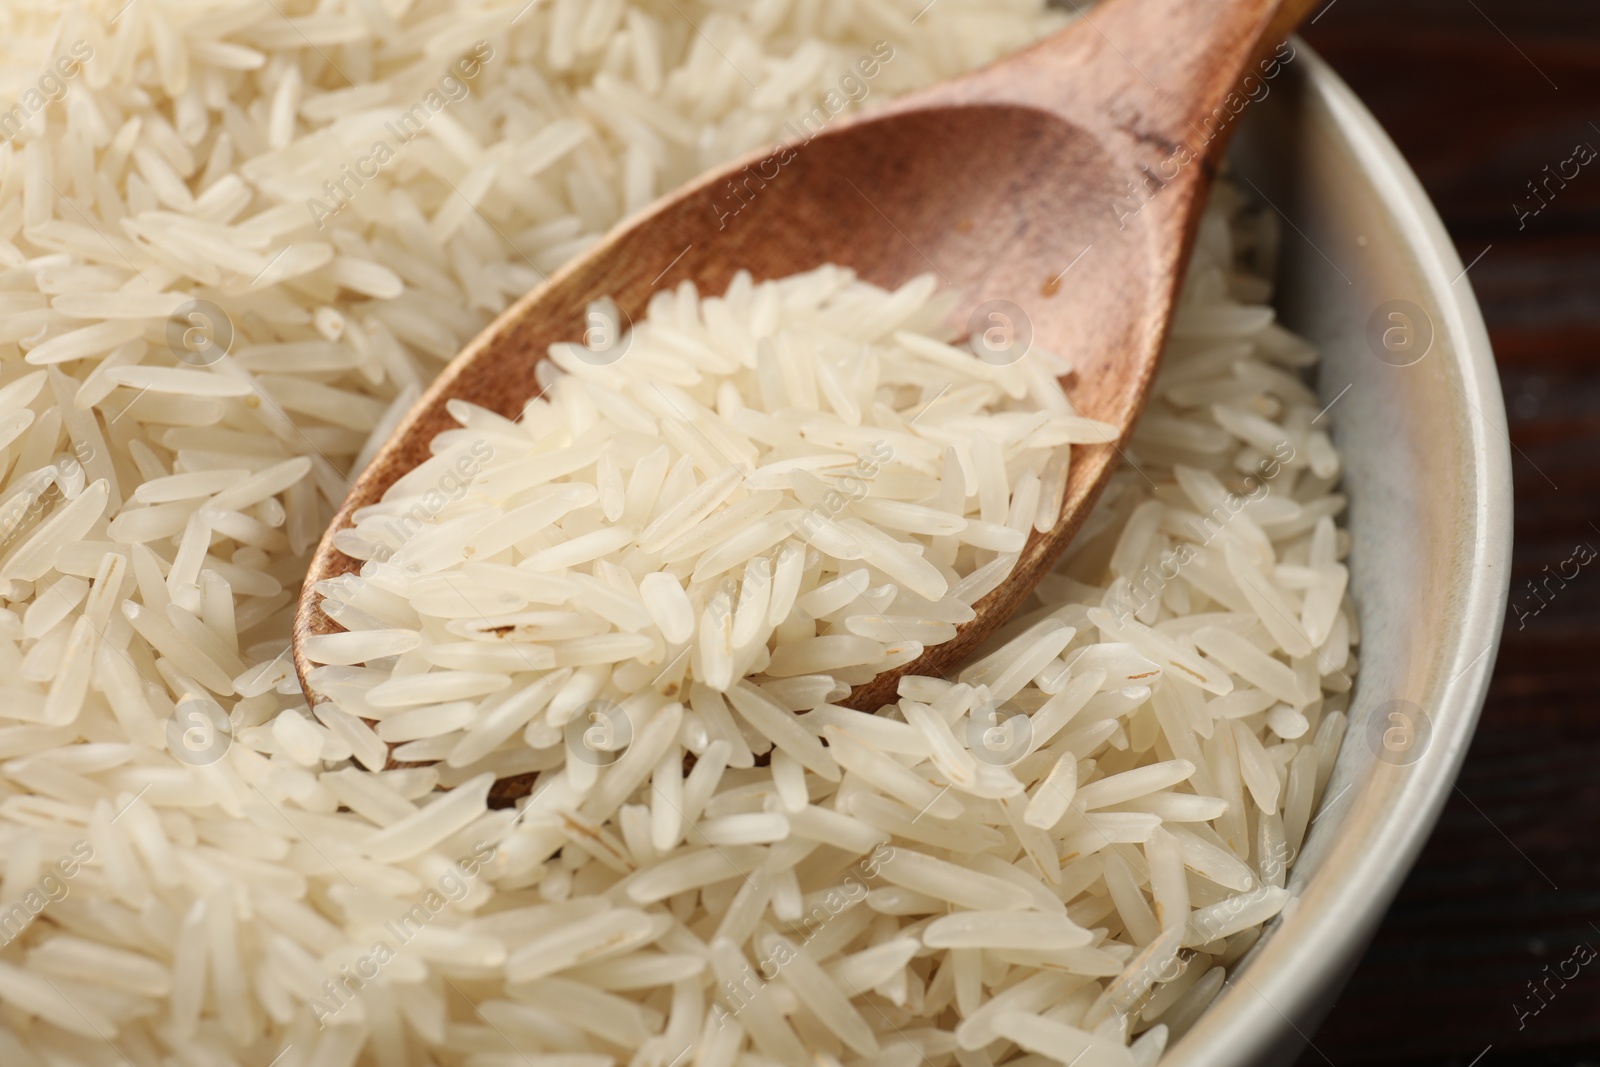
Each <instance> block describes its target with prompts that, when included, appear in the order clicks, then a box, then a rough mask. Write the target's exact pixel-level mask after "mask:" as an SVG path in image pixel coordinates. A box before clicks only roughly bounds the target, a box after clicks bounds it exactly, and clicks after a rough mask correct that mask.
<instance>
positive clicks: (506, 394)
mask: <svg viewBox="0 0 1600 1067" xmlns="http://www.w3.org/2000/svg"><path fill="white" fill-rule="evenodd" d="M1315 2H1317V0H1108V2H1107V3H1104V4H1101V5H1100V6H1097V7H1094V8H1092V9H1090V10H1089V11H1088V12H1087V13H1086V14H1085V15H1084V16H1083V17H1082V18H1081V19H1079V20H1078V21H1076V22H1075V23H1073V24H1072V25H1071V26H1069V27H1067V28H1066V29H1064V30H1062V31H1061V32H1059V33H1057V34H1055V35H1054V36H1052V37H1050V38H1047V39H1045V40H1043V41H1041V42H1039V43H1037V44H1035V45H1034V46H1032V47H1031V48H1028V49H1027V50H1025V51H1023V52H1020V53H1018V54H1016V55H1013V56H1010V57H1008V58H1006V59H1004V60H1002V61H1000V62H998V63H996V64H994V65H992V66H990V67H987V68H984V69H982V70H979V71H977V72H975V73H973V74H970V75H968V76H965V77H962V78H959V79H956V80H954V81H950V82H946V83H944V84H940V85H936V86H934V87H932V88H930V89H927V90H924V91H922V92H918V93H915V94H912V95H909V96H906V97H904V98H901V99H899V100H896V101H894V102H892V103H890V104H888V105H887V106H885V107H883V108H880V109H878V110H874V111H869V112H867V113H865V114H860V115H854V116H848V117H840V118H838V119H836V120H833V121H831V122H829V123H827V124H826V125H825V126H824V128H823V129H822V130H821V131H820V132H816V126H817V123H815V122H813V123H811V124H810V127H809V131H808V132H809V133H810V139H809V140H806V141H804V142H794V143H790V144H787V145H785V146H783V147H781V148H779V149H776V150H774V151H769V152H766V153H761V154H759V155H752V156H750V157H747V158H745V159H741V160H738V161H736V162H734V163H732V164H730V165H728V166H726V167H724V168H722V169H721V170H719V171H717V172H715V173H712V174H709V175H707V176H705V177H703V178H700V179H699V180H697V181H695V182H694V183H693V184H691V185H689V186H687V187H685V188H683V189H680V190H678V191H677V192H675V193H673V194H672V195H670V196H668V197H667V198H665V199H663V200H661V201H659V202H658V203H656V204H655V205H654V206H653V207H651V208H649V209H648V210H646V211H645V212H644V213H643V214H641V215H638V216H635V217H633V218H631V219H629V220H627V221H625V222H624V223H622V224H621V225H619V226H618V227H617V228H616V229H615V230H614V231H613V232H612V233H611V234H609V235H608V236H607V237H606V238H605V239H604V240H603V241H601V242H600V243H599V244H597V245H596V246H595V247H594V248H593V249H591V250H590V251H589V252H588V253H587V254H585V255H583V256H582V257H580V258H579V259H577V260H575V261H574V262H572V263H569V264H568V265H567V266H565V267H564V268H562V269H561V270H560V271H559V272H558V273H556V274H555V275H554V276H553V277H551V278H550V279H549V281H548V282H546V283H545V284H544V285H542V286H540V287H539V288H538V289H536V290H534V291H533V292H531V293H529V294H528V295H527V296H525V297H524V298H522V299H521V300H520V301H518V302H517V303H516V304H515V305H514V306H512V307H511V308H510V309H509V310H507V311H506V312H505V313H504V314H503V315H501V316H500V317H499V318H498V319H497V320H496V321H495V322H494V323H493V324H492V325H491V326H490V327H489V328H488V329H486V330H485V331H484V332H483V333H482V334H481V335H480V336H478V338H477V339H475V340H474V341H473V342H472V343H471V344H469V345H468V346H467V347H466V349H465V350H464V351H463V352H462V353H461V354H460V355H459V356H457V357H456V359H455V360H454V361H453V362H452V363H451V364H450V365H449V366H448V367H447V368H446V369H445V370H444V372H443V373H442V374H441V375H440V376H439V378H438V379H437V380H436V381H435V382H434V383H433V385H432V387H431V388H430V389H429V390H428V391H427V393H426V394H424V395H423V397H422V398H421V400H419V401H418V402H417V404H416V406H415V407H413V408H412V409H411V411H410V413H409V414H408V415H407V416H406V418H405V420H404V421H403V422H402V423H401V424H400V426H399V427H398V429H397V430H396V431H395V433H394V435H393V437H391V438H390V440H389V441H388V442H387V444H385V445H384V447H383V449H382V450H381V451H380V452H379V453H378V454H377V456H376V458H375V459H374V460H373V461H372V463H371V465H370V466H368V467H367V468H366V470H364V471H363V472H362V473H361V475H360V477H359V478H358V479H357V481H356V483H355V486H354V488H353V489H352V490H351V491H350V495H349V497H348V498H347V499H346V500H345V502H344V504H343V506H342V507H341V508H340V510H339V512H338V514H337V516H336V517H335V518H334V521H333V523H332V525H331V527H330V528H329V530H328V533H327V534H326V535H325V536H324V537H323V540H322V543H321V545H320V546H318V549H317V553H316V556H315V558H314V559H313V561H312V564H311V568H310V573H309V574H308V576H307V578H306V584H305V588H304V589H303V590H302V592H301V597H300V606H299V615H298V618H297V620H296V625H295V632H294V660H295V669H296V670H297V671H298V672H299V674H300V678H301V680H302V686H303V687H304V688H305V689H306V695H307V698H308V699H310V700H312V701H313V702H315V701H316V700H317V699H318V697H317V695H316V694H315V693H314V692H312V691H311V687H310V686H306V685H305V679H306V677H307V674H308V672H309V671H310V669H311V667H312V665H311V664H309V663H308V662H307V661H306V659H305V655H304V642H305V639H306V638H307V637H309V636H312V635H316V634H323V633H332V632H336V631H337V630H338V629H339V627H338V626H337V625H336V624H335V623H334V622H333V621H332V620H330V619H329V618H328V617H327V616H325V615H324V614H323V613H322V610H321V607H320V605H319V600H320V598H319V596H318V595H317V593H316V592H315V589H314V584H315V583H316V582H317V581H318V580H320V579H324V578H331V577H334V576H337V575H341V574H345V573H348V572H351V571H354V570H356V569H358V567H359V561H358V560H355V559H352V558H350V557H349V556H346V555H344V554H343V553H342V552H340V551H339V549H338V548H337V547H336V546H335V545H334V542H333V535H334V533H335V532H336V531H338V530H341V529H344V528H346V527H348V526H350V525H351V515H352V513H353V512H354V511H355V510H356V509H357V508H360V507H362V506H364V505H368V504H372V503H375V502H377V501H378V500H380V499H381V498H382V496H383V493H384V491H385V490H386V489H388V488H389V486H390V485H392V484H393V483H394V482H395V480H396V479H398V478H399V477H400V476H401V475H403V474H405V473H406V472H407V471H409V470H411V469H412V468H413V467H415V466H416V465H417V464H418V463H420V462H421V461H422V460H424V459H426V458H427V457H428V455H429V451H428V445H429V442H430V441H431V440H432V438H433V437H434V435H435V434H437V433H439V432H440V431H441V430H445V429H448V428H451V427H453V426H454V425H455V422H454V420H452V419H451V418H450V416H449V415H448V414H447V412H446V410H445V403H446V401H448V400H451V399H456V398H459V399H462V400H467V401H470V402H472V403H474V404H478V405H481V406H483V407H486V408H489V409H492V410H494V411H497V412H500V413H501V414H503V415H505V416H507V417H510V418H515V417H517V416H518V414H519V413H520V412H521V410H522V407H523V405H524V404H525V403H526V402H527V401H528V400H529V399H530V398H532V397H533V396H535V395H536V394H537V393H538V392H539V385H538V384H537V382H536V380H535V377H534V368H535V366H536V365H537V364H538V362H539V361H540V360H541V359H543V358H544V357H545V353H546V350H547V349H548V347H549V346H550V345H551V344H552V343H555V342H558V341H570V340H575V339H577V338H580V337H582V336H583V335H584V329H585V326H586V323H585V308H586V306H587V305H588V304H589V302H590V301H593V300H595V299H598V298H600V297H604V296H610V297H612V298H614V299H615V301H616V303H617V305H618V306H619V307H620V308H621V310H622V312H623V313H624V314H625V315H627V316H628V317H629V318H630V319H632V318H635V317H638V316H640V315H641V314H642V313H643V311H644V308H645V305H646V302H647V300H648V298H649V297H650V295H651V293H653V292H655V291H656V290H657V289H659V288H663V287H669V286H674V285H677V284H678V283H679V282H681V281H683V280H685V279H688V280H692V281H693V282H694V283H695V285H696V286H698V288H699V291H700V292H701V293H702V294H706V295H711V294H718V293H721V292H723V291H724V290H725V289H726V288H727V285H728V283H729V281H730V280H731V279H732V277H733V275H734V273H735V272H736V271H738V270H741V269H742V270H748V271H750V272H751V273H752V274H753V275H754V276H755V278H756V279H757V280H761V279H766V278H781V277H785V276H787V275H791V274H794V273H797V272H799V271H804V270H809V269H812V268H814V267H817V266H820V265H822V264H824V263H839V264H843V265H845V266H849V267H852V268H854V269H855V270H856V271H857V272H858V273H859V274H860V276H861V277H862V278H864V279H866V280H867V281H870V282H873V283H876V284H877V285H880V286H884V287H888V288H893V287H895V286H898V285H900V284H902V283H904V282H905V281H907V280H908V279H910V278H912V277H914V276H916V275H919V274H923V273H926V272H929V271H931V272H933V273H935V274H936V275H938V277H939V278H940V279H942V280H943V281H944V282H946V283H947V284H948V285H949V286H950V287H952V288H954V289H955V290H956V291H958V292H959V293H960V294H961V297H962V300H963V308H962V310H961V313H960V315H959V316H958V318H959V319H961V320H962V321H968V320H969V319H970V320H971V321H970V323H969V324H970V325H972V326H973V327H974V328H975V332H976V331H981V330H985V329H988V328H989V327H990V325H991V323H999V324H1000V325H1001V326H1002V327H1003V330H1012V331H1015V332H1014V333H1013V334H1012V335H1011V336H1012V338H1013V339H1015V338H1017V337H1023V338H1026V336H1027V335H1028V334H1030V333H1031V338H1032V343H1033V344H1038V345H1041V346H1043V347H1045V348H1047V349H1050V350H1052V351H1055V352H1059V353H1061V354H1062V355H1064V356H1066V357H1067V358H1068V359H1069V360H1070V361H1071V364H1072V366H1073V368H1074V373H1073V374H1071V375H1070V376H1069V377H1068V378H1066V379H1064V380H1063V385H1064V387H1065V388H1066V391H1067V394H1068V396H1069V397H1070V398H1071V400H1072V402H1073V403H1074V404H1075V405H1076V406H1077V408H1078V410H1079V411H1080V412H1082V413H1083V414H1084V415H1086V416H1088V417H1090V418H1093V419H1099V420H1101V421H1104V422H1108V423H1111V424H1113V425H1115V426H1116V427H1118V428H1119V429H1120V431H1121V436H1120V440H1119V441H1117V442H1116V443H1114V444H1104V445H1088V446H1075V448H1074V453H1073V457H1072V466H1071V474H1070V477H1069V480H1068V483H1067V490H1066V497H1065V501H1064V503H1063V506H1062V511H1061V519H1060V521H1059V522H1058V523H1057V524H1056V525H1055V526H1054V527H1053V528H1052V529H1050V530H1049V531H1047V532H1045V533H1043V534H1039V533H1034V534H1032V536H1031V537H1030V539H1029V541H1028V543H1027V545H1026V546H1025V548H1024V550H1023V552H1022V556H1021V559H1020V560H1019V562H1018V563H1017V566H1016V570H1015V572H1014V573H1013V575H1012V576H1011V577H1010V578H1009V579H1008V580H1007V581H1006V582H1005V583H1004V584H1002V585H1001V586H1000V587H999V588H997V589H996V590H994V591H993V592H991V593H990V594H989V595H987V596H985V597H983V598H982V599H981V600H979V601H978V602H977V603H976V604H975V605H974V609H975V611H976V617H975V618H974V619H973V620H972V621H971V622H969V623H967V624H965V625H964V626H962V627H961V628H960V632H959V634H958V636H957V637H955V638H954V639H952V640H951V641H948V642H946V643H945V644H942V645H937V646H934V647H932V648H929V649H927V650H926V651H925V652H924V654H923V655H922V656H921V657H919V658H918V659H916V660H914V661H912V662H911V663H909V664H907V665H905V666H903V667H900V668H898V669H896V670H894V671H890V672H886V673H885V674H882V675H879V676H878V678H877V679H876V680H874V681H873V682H870V683H867V684H865V685H861V686H858V687H857V688H856V689H855V690H854V691H853V692H852V693H851V695H850V698H849V700H848V701H847V702H848V703H850V704H851V705H853V706H855V707H859V708H865V709H868V710H875V709H877V708H878V707H879V706H881V705H882V704H884V703H887V702H890V701H893V700H894V699H895V688H896V684H897V682H898V679H899V677H900V676H901V675H902V674H905V673H917V674H943V673H944V672H945V671H946V670H947V669H949V668H950V667H952V666H953V665H955V664H957V663H959V662H960V661H961V659H962V658H963V657H964V656H966V655H967V654H968V653H969V652H970V651H971V650H972V649H973V648H974V647H975V646H976V645H977V644H978V642H980V641H981V640H983V638H984V637H986V636H987V635H988V634H989V633H990V632H991V631H993V629H994V628H995V627H996V626H998V625H999V624H1000V623H1002V622H1003V621H1004V620H1005V619H1006V618H1007V617H1008V616H1009V615H1010V614H1011V612H1012V611H1013V610H1014V609H1015V608H1016V607H1017V606H1018V604H1020V603H1021V602H1022V600H1023V599H1024V598H1025V597H1026V596H1027V595H1028V593H1029V592H1030V591H1031V590H1032V589H1033V588H1034V586H1035V585H1036V584H1037V583H1038V582H1039V580H1040V578H1041V577H1043V575H1044V574H1045V573H1047V572H1048V570H1049V569H1050V566H1051V564H1052V563H1053V562H1054V561H1055V560H1056V559H1057V557H1058V556H1059V555H1060V553H1061V551H1062V550H1063V549H1064V548H1065V547H1066V545H1067V542H1068V541H1069V540H1070V538H1071V537H1072V535H1073V534H1074V533H1075V532H1076V531H1077V529H1078V527H1079V526H1080V525H1081V523H1082V522H1083V520H1084V518H1085V517H1086V515H1087V514H1088V511H1089V509H1090V507H1091V505H1093V503H1094V501H1095V499H1096V497H1097V496H1098V494H1099V492H1100V490H1101V489H1102V488H1103V487H1104V485H1105V483H1106V480H1107V478H1108V477H1109V476H1110V475H1111V473H1112V471H1113V470H1114V469H1115V467H1116V464H1117V461H1118V459H1119V456H1120V450H1121V445H1122V444H1123V443H1125V441H1126V440H1127V437H1128V435H1129V434H1130V433H1131V432H1132V429H1133V425H1134V421H1135V419H1136V418H1137V416H1138V414H1139V411H1140V409H1141V407H1142V406H1143V402H1144V398H1145V395H1146V393H1147V392H1148V390H1149V388H1150V383H1151V379H1152V377H1153V376H1154V373H1155V369H1156V362H1157V359H1158V357H1159V355H1160V352H1161V348H1162V345H1163V343H1164V341H1165V339H1166V336H1167V332H1168V327H1169V324H1170V321H1171V318H1172V314H1173V305H1174V301H1175V300H1176V298H1177V296H1178V291H1179V286H1180V283H1181V282H1182V280H1183V276H1184V272H1185V269H1186V265H1187V263H1188V258H1189V250H1190V247H1191V245H1192V243H1193V239H1194V234H1195V229H1196V226H1197V224H1198V222H1199V219H1200V216H1201V213H1202V211H1203V209H1204V207H1205V202H1206V194H1207V191H1208V189H1209V188H1210V184H1211V178H1212V175H1213V173H1214V170H1215V166H1216V164H1217V162H1218V161H1219V160H1220V159H1221V156H1222V151H1223V148H1224V145H1225V144H1226V142H1227V139H1228V137H1229V135H1230V134H1231V133H1232V132H1233V129H1234V127H1235V126H1237V125H1238V123H1239V121H1240V113H1241V112H1242V111H1243V110H1245V108H1246V107H1247V106H1248V102H1249V101H1250V99H1251V98H1252V97H1255V98H1259V97H1260V96H1261V95H1263V93H1264V92H1267V91H1270V85H1271V80H1272V78H1273V77H1275V76H1276V75H1277V73H1278V72H1279V71H1280V70H1281V69H1282V65H1283V64H1284V63H1286V62H1292V49H1291V48H1287V47H1285V46H1284V45H1283V42H1284V41H1285V39H1286V37H1287V36H1288V34H1289V33H1290V32H1291V31H1292V29H1293V28H1294V26H1295V25H1297V24H1298V23H1299V21H1300V20H1301V19H1302V18H1303V17H1305V15H1307V14H1308V13H1309V11H1310V9H1311V8H1312V7H1313V5H1314V3H1315ZM1262 86H1266V87H1267V88H1266V89H1265V90H1263V89H1262ZM994 302H1005V303H1003V304H996V303H994ZM994 312H998V313H999V314H1000V316H1001V317H1000V318H999V319H995V318H993V316H992V313H994ZM1002 340H1003V338H1002Z"/></svg>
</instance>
